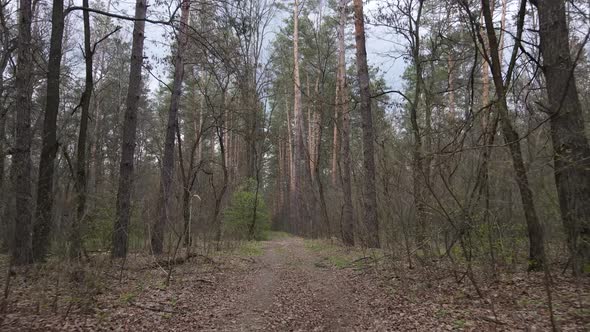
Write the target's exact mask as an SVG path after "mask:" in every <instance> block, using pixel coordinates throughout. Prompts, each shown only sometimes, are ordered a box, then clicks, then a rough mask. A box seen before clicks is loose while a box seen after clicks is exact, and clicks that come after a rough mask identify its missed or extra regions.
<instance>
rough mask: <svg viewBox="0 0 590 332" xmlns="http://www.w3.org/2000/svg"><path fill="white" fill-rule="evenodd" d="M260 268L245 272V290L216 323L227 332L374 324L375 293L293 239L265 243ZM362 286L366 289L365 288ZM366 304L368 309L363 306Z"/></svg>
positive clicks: (224, 309)
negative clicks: (371, 305) (369, 311)
mask: <svg viewBox="0 0 590 332" xmlns="http://www.w3.org/2000/svg"><path fill="white" fill-rule="evenodd" d="M263 249H264V254H263V255H262V256H261V257H258V258H257V264H258V268H257V269H255V270H254V271H253V273H251V274H248V275H247V276H245V277H244V278H243V279H242V281H241V282H240V283H243V285H244V286H243V287H242V286H241V285H228V286H229V287H238V288H240V289H242V290H243V291H242V292H239V293H238V294H239V295H238V297H237V298H236V299H235V300H234V301H231V304H230V305H227V306H226V305H221V308H223V313H222V314H220V315H219V316H218V318H219V320H218V321H217V322H216V323H215V324H214V325H216V329H220V330H224V331H260V330H264V331H277V330H281V331H283V330H293V331H342V330H352V329H361V327H365V328H366V327H368V326H373V327H375V323H377V322H378V321H379V319H376V318H375V317H370V316H367V307H366V305H367V303H369V302H371V301H372V300H373V299H374V298H375V297H373V296H372V294H371V292H367V288H365V287H363V285H362V282H359V281H358V280H353V279H352V278H351V275H350V274H349V273H347V272H345V271H344V270H341V269H334V268H330V267H328V266H327V265H325V264H324V263H322V261H323V260H324V258H322V257H320V256H319V255H318V254H317V253H315V252H313V251H311V250H309V249H308V248H306V246H305V244H304V240H303V239H301V238H296V237H288V238H283V239H276V240H272V241H267V242H264V244H263ZM359 287H363V289H362V292H361V291H359ZM361 308H364V309H361Z"/></svg>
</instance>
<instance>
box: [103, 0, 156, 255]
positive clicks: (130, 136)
mask: <svg viewBox="0 0 590 332" xmlns="http://www.w3.org/2000/svg"><path fill="white" fill-rule="evenodd" d="M146 12H147V0H136V3H135V18H136V19H137V20H136V21H135V23H134V25H133V45H132V47H131V66H130V70H129V88H128V89H127V108H126V109H125V120H124V122H123V133H122V136H123V143H122V147H121V161H120V168H119V188H118V192H117V215H116V219H115V225H114V229H113V252H112V255H113V257H125V256H127V247H128V238H129V234H128V228H129V220H130V219H131V190H132V186H133V161H134V155H135V143H136V142H135V140H136V136H137V108H138V103H139V99H140V98H141V67H142V64H143V41H144V31H145V17H146Z"/></svg>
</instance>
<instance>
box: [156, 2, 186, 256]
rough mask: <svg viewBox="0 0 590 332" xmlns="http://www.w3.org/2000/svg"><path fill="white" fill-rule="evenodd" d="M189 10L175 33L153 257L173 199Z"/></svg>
mask: <svg viewBox="0 0 590 332" xmlns="http://www.w3.org/2000/svg"><path fill="white" fill-rule="evenodd" d="M189 10H190V1H189V0H184V2H183V3H182V6H181V13H180V31H179V33H178V49H177V51H176V57H175V59H174V81H173V83H172V96H171V98H170V108H169V109H168V124H167V126H166V139H165V142H164V155H163V157H162V174H161V176H160V199H159V207H158V218H157V219H156V222H155V223H154V227H153V229H152V250H153V253H154V254H155V255H158V254H161V253H162V251H163V244H164V226H165V225H166V224H167V223H168V222H169V220H168V219H169V215H168V212H169V209H170V197H171V196H172V193H171V190H172V188H171V187H172V179H173V178H174V141H175V135H176V130H177V128H176V126H177V124H178V106H179V104H180V95H181V93H182V80H183V76H184V60H183V56H184V49H185V48H186V43H187V34H186V32H187V26H188V17H189Z"/></svg>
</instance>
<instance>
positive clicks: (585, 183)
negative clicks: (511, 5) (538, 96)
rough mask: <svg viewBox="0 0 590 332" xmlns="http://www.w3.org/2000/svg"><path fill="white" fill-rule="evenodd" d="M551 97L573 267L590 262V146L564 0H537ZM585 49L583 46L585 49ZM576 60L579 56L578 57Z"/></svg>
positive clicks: (556, 158) (556, 164)
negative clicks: (575, 73) (573, 60)
mask: <svg viewBox="0 0 590 332" xmlns="http://www.w3.org/2000/svg"><path fill="white" fill-rule="evenodd" d="M534 3H535V4H536V5H537V8H538V11H539V37H540V42H541V54H542V56H543V67H542V69H543V73H544V74H545V81H546V84H547V95H548V97H549V115H550V120H551V139H552V142H553V149H554V154H553V156H554V157H553V162H554V170H555V171H554V175H555V183H556V185H557V195H558V197H559V206H560V209H561V218H562V220H563V223H564V226H565V229H566V232H567V238H568V245H569V249H570V253H571V259H572V266H573V269H574V273H576V274H580V273H584V272H586V273H588V271H589V268H590V146H589V145H588V140H587V138H586V136H585V128H584V118H583V113H582V107H581V104H580V99H579V96H578V90H577V87H576V80H575V79H574V66H575V63H574V62H572V59H571V55H570V54H571V53H570V52H571V51H570V45H569V33H568V27H567V22H566V14H565V13H566V8H565V6H566V1H565V0H559V1H558V0H552V1H548V0H538V1H534ZM581 51H582V52H584V51H583V50H581ZM576 60H577V59H576Z"/></svg>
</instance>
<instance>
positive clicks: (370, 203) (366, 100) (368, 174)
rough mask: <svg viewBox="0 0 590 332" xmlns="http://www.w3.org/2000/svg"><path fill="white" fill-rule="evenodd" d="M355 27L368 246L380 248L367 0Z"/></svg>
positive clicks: (357, 11)
mask: <svg viewBox="0 0 590 332" xmlns="http://www.w3.org/2000/svg"><path fill="white" fill-rule="evenodd" d="M354 28H355V39H356V64H357V71H358V79H359V85H360V94H361V103H360V112H361V119H362V130H363V155H364V166H365V167H364V168H365V179H364V180H365V181H364V185H365V195H366V197H365V199H364V209H365V215H364V217H365V224H366V226H367V239H366V245H367V246H368V247H369V248H379V247H380V243H379V220H378V218H377V191H376V188H375V147H374V144H375V132H374V128H373V114H372V112H371V87H370V81H369V66H368V64H367V48H366V45H365V44H366V43H365V18H364V13H363V0H354Z"/></svg>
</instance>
